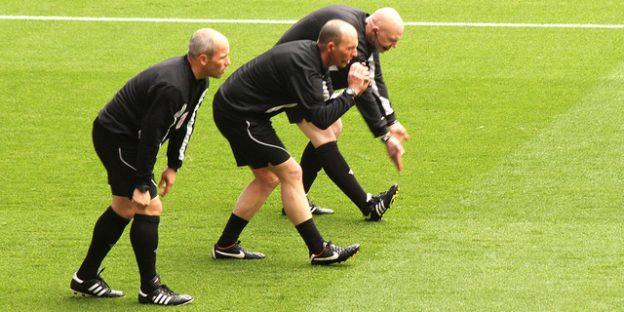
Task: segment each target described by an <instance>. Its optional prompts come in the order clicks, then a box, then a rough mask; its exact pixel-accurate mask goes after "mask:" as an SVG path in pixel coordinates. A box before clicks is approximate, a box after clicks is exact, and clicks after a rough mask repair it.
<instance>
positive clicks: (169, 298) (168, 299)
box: [165, 296, 173, 305]
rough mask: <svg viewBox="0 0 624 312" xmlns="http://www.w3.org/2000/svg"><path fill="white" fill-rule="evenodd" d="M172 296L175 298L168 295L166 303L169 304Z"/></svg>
mask: <svg viewBox="0 0 624 312" xmlns="http://www.w3.org/2000/svg"><path fill="white" fill-rule="evenodd" d="M171 298H173V297H171V296H169V297H167V300H165V305H168V304H169V301H171Z"/></svg>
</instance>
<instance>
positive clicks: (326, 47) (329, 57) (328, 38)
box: [316, 19, 358, 68]
mask: <svg viewBox="0 0 624 312" xmlns="http://www.w3.org/2000/svg"><path fill="white" fill-rule="evenodd" d="M316 44H317V46H318V47H319V51H320V52H321V61H322V62H323V67H325V68H329V67H330V66H337V67H338V68H345V67H346V66H347V65H348V64H349V63H350V62H351V59H352V58H354V57H355V56H357V47H358V34H357V31H356V30H355V27H353V26H352V25H351V24H349V23H347V22H345V21H343V20H339V19H333V20H330V21H329V22H327V23H325V25H323V27H322V28H321V32H320V33H319V37H318V40H317V43H316Z"/></svg>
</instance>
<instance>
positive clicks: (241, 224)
mask: <svg viewBox="0 0 624 312" xmlns="http://www.w3.org/2000/svg"><path fill="white" fill-rule="evenodd" d="M247 223H249V221H247V220H245V219H243V218H241V217H239V216H237V215H235V214H234V213H232V214H231V215H230V219H229V220H228V222H227V224H226V225H225V228H224V229H223V233H222V234H221V237H219V241H218V242H217V246H219V247H227V246H230V245H232V244H234V243H236V242H237V241H238V236H239V235H240V233H241V232H242V231H243V229H245V226H247Z"/></svg>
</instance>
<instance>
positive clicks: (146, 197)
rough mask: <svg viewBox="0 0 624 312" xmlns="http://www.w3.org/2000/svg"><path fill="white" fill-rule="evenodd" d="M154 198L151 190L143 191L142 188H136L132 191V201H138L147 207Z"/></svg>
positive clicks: (140, 204)
mask: <svg viewBox="0 0 624 312" xmlns="http://www.w3.org/2000/svg"><path fill="white" fill-rule="evenodd" d="M151 200H152V196H150V192H149V191H146V192H141V190H139V189H137V188H135V189H134V192H133V193H132V201H133V202H135V203H137V204H138V205H139V206H141V207H147V205H149V203H150V201H151Z"/></svg>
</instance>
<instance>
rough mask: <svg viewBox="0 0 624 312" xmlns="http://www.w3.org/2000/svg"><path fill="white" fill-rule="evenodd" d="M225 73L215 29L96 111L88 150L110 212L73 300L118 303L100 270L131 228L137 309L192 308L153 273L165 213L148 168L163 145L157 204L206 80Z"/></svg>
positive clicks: (98, 228)
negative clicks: (107, 193)
mask: <svg viewBox="0 0 624 312" xmlns="http://www.w3.org/2000/svg"><path fill="white" fill-rule="evenodd" d="M229 65H230V59H229V43H228V40H227V39H226V38H225V37H224V36H223V35H222V34H221V33H219V32H217V31H215V30H213V29H209V28H203V29H199V30H198V31H196V32H195V33H194V34H193V35H192V37H191V39H190V42H189V45H188V53H187V54H186V55H184V56H179V57H174V58H170V59H168V60H165V61H163V62H161V63H159V64H156V65H154V66H152V67H150V68H148V69H146V70H145V71H143V72H141V73H139V74H138V75H137V76H135V77H134V78H132V79H130V81H128V82H127V83H126V84H125V85H124V86H123V88H121V90H119V92H117V94H116V95H115V96H114V97H113V99H112V100H111V101H110V102H109V103H108V105H106V106H105V107H104V108H103V109H102V110H101V111H100V113H99V115H98V116H97V118H96V119H95V121H94V123H93V144H94V146H95V151H96V153H97V154H98V156H99V158H100V160H101V161H102V163H103V164H104V167H105V168H106V171H107V173H108V183H109V184H110V187H111V192H112V195H113V197H112V204H111V205H110V206H109V207H108V208H107V209H106V211H104V213H103V214H102V215H101V216H100V218H99V219H98V220H97V222H96V223H95V228H94V229H93V237H92V240H91V245H90V247H89V250H88V252H87V256H86V257H85V259H84V261H83V262H82V265H81V266H80V268H79V269H78V271H77V272H76V273H75V274H74V276H73V278H72V280H71V284H70V288H71V289H72V290H73V292H74V293H76V294H82V295H87V296H94V297H121V296H123V295H124V293H123V292H122V291H119V290H114V289H111V288H110V287H109V286H108V284H107V283H106V282H105V281H104V279H103V278H102V276H101V275H100V273H101V272H102V270H99V267H100V265H101V263H102V261H103V260H104V257H105V256H106V254H107V253H108V252H109V251H110V249H111V248H112V247H113V246H114V245H115V243H116V242H117V240H119V237H120V236H121V234H122V233H123V231H124V229H125V227H126V225H127V224H128V223H129V222H130V220H133V222H132V226H131V228H130V242H131V244H132V249H133V250H134V254H135V256H136V261H137V264H138V267H139V273H140V276H141V288H140V289H139V296H138V299H139V302H140V303H147V304H156V305H180V304H186V303H189V302H191V301H192V300H193V298H192V297H191V296H189V295H180V294H177V293H175V292H173V291H172V290H171V289H169V288H168V287H167V286H166V285H164V284H161V282H160V277H159V275H158V274H157V273H156V249H157V248H158V223H159V221H160V215H161V213H162V209H163V208H162V202H161V201H160V198H159V197H158V194H157V186H156V182H155V181H154V174H153V168H154V163H155V162H156V156H157V154H158V150H159V149H160V145H161V144H162V143H163V142H164V141H166V140H167V139H168V140H169V143H168V148H167V159H168V165H167V168H166V169H165V170H164V171H163V172H162V175H161V180H160V183H159V185H158V186H159V187H160V189H161V190H160V196H165V195H166V194H167V193H169V191H170V189H171V187H172V185H173V183H174V182H175V179H176V174H177V171H178V169H179V168H180V167H181V166H182V161H183V160H184V153H185V151H186V148H187V144H188V142H189V139H190V137H191V134H192V132H193V127H194V125H195V119H196V117H197V110H198V109H199V107H200V105H201V102H202V100H203V98H204V95H205V93H206V91H207V89H208V77H214V78H219V77H221V76H222V75H223V73H224V72H225V70H226V69H227V67H228V66H229Z"/></svg>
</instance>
